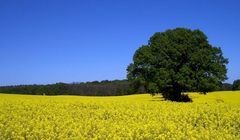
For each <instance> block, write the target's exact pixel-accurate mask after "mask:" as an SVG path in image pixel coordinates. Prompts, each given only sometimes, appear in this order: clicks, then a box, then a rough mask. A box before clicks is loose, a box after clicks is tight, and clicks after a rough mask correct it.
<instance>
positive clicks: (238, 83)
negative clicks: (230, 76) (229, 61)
mask: <svg viewBox="0 0 240 140" xmlns="http://www.w3.org/2000/svg"><path fill="white" fill-rule="evenodd" d="M232 90H240V79H238V80H235V81H233V85H232Z"/></svg>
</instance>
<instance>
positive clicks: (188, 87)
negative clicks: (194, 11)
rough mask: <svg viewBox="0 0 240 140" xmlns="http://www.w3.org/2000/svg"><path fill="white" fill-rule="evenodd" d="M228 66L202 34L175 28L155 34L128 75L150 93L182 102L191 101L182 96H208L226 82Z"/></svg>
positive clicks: (134, 59)
mask: <svg viewBox="0 0 240 140" xmlns="http://www.w3.org/2000/svg"><path fill="white" fill-rule="evenodd" d="M227 63H228V60H227V59H226V58H224V57H223V54H222V51H221V49H220V48H219V47H213V46H212V45H210V44H209V42H208V40H207V36H206V35H205V34H204V33H203V32H202V31H200V30H190V29H185V28H176V29H173V30H167V31H165V32H157V33H155V34H154V35H153V36H152V37H151V38H150V40H149V43H148V45H143V46H141V47H140V48H139V49H137V50H136V52H135V54H134V56H133V63H131V64H130V65H129V66H128V68H127V71H128V79H129V80H130V81H135V80H137V81H141V83H144V87H145V89H146V91H147V92H149V93H151V94H155V93H162V95H163V97H164V98H165V99H168V100H173V101H182V100H190V99H189V98H188V97H187V96H185V95H182V92H185V91H198V92H200V93H204V94H206V93H207V92H209V91H211V90H214V89H215V88H216V87H217V86H218V85H219V82H222V81H224V80H226V79H227V76H226V72H227V69H226V64H227Z"/></svg>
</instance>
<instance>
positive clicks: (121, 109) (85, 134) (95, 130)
mask: <svg viewBox="0 0 240 140" xmlns="http://www.w3.org/2000/svg"><path fill="white" fill-rule="evenodd" d="M189 95H190V97H191V98H192V99H193V102H192V103H178V102H171V101H164V100H163V98H162V97H161V96H154V97H152V96H150V95H149V94H139V95H129V96H118V97H117V96H114V97H83V96H31V95H10V94H0V140H5V139H6V140H7V139H9V140H25V139H27V140H32V139H37V140H45V139H46V140H47V139H49V140H51V139H54V140H55V139H56V140H62V139H64V140H65V139H70V140H85V139H86V140H90V139H99V140H102V139H110V140H114V139H127V140H142V139H146V140H148V139H151V140H152V139H156V140H165V139H169V140H171V139H181V140H195V139H199V140H205V139H206V140H223V139H226V140H231V139H233V140H235V139H236V140H237V139H240V92H239V91H234V92H232V91H231V92H230V91H229V92H212V93H208V94H207V95H200V94H197V93H189Z"/></svg>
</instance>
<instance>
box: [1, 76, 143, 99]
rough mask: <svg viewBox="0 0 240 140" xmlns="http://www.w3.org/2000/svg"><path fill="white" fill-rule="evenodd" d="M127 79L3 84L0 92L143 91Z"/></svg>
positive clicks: (90, 93)
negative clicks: (46, 83)
mask: <svg viewBox="0 0 240 140" xmlns="http://www.w3.org/2000/svg"><path fill="white" fill-rule="evenodd" d="M132 87H133V85H132V84H131V83H130V82H129V81H127V80H114V81H108V80H104V81H93V82H81V83H70V84H67V83H56V84H48V85H16V86H1V87H0V93H12V94H31V95H84V96H85V95H86V96H117V95H129V94H133V93H136V92H137V93H143V92H145V91H144V90H143V89H144V88H138V90H133V88H132Z"/></svg>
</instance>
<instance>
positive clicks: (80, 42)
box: [0, 0, 240, 85]
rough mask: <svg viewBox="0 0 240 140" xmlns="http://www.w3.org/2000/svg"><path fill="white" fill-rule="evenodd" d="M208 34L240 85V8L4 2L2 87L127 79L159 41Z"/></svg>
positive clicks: (82, 0) (145, 2)
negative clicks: (162, 35)
mask: <svg viewBox="0 0 240 140" xmlns="http://www.w3.org/2000/svg"><path fill="white" fill-rule="evenodd" d="M176 27H186V28H190V29H200V30H202V31H203V32H204V33H205V34H206V35H207V36H208V38H209V42H210V43H211V44H212V45H214V46H219V47H221V48H222V50H223V53H224V56H225V57H227V58H228V59H229V61H230V63H229V64H228V66H227V67H228V77H229V80H227V82H232V81H233V80H235V79H238V78H240V55H239V54H240V46H239V45H240V38H239V37H240V2H239V1H238V0H235V1H234V0H225V1H223V0H198V1H197V0H181V1H179V0H165V1H163V0H0V85H18V84H49V83H56V82H66V83H70V82H84V81H93V80H105V79H108V80H113V79H124V78H126V68H127V65H128V64H129V63H131V62H132V56H133V54H134V52H135V50H136V49H137V48H138V47H140V46H141V45H143V44H147V42H148V39H149V37H150V36H151V35H153V34H154V33H155V32H158V31H165V30H166V29H172V28H176Z"/></svg>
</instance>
